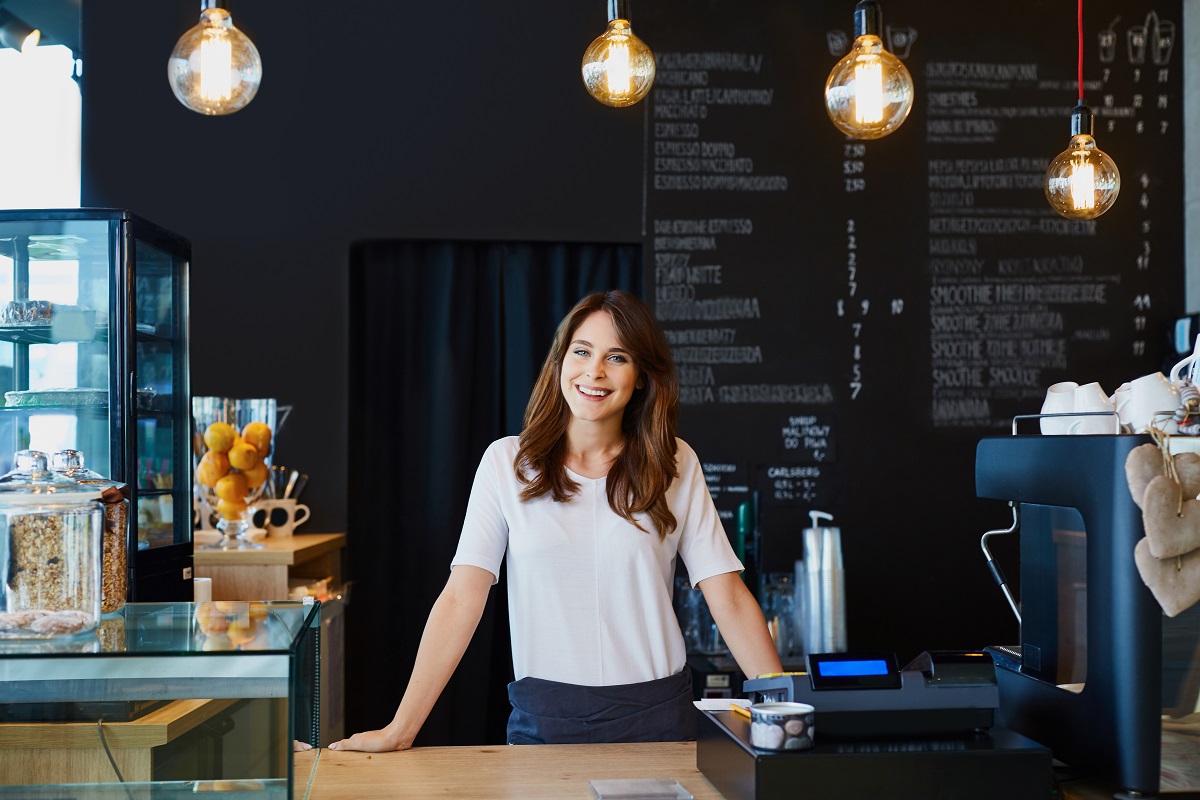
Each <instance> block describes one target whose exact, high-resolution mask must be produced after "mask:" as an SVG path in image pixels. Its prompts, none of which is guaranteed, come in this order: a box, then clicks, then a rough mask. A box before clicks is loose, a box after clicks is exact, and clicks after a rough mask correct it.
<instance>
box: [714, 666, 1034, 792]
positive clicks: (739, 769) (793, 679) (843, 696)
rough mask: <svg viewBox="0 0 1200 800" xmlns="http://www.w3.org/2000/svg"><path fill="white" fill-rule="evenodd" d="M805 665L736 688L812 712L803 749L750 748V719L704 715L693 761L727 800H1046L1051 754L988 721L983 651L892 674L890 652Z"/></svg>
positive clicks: (990, 682) (992, 699)
mask: <svg viewBox="0 0 1200 800" xmlns="http://www.w3.org/2000/svg"><path fill="white" fill-rule="evenodd" d="M805 667H806V668H805V671H803V672H792V673H782V674H778V675H764V676H760V677H757V678H753V679H750V680H747V681H746V682H745V684H744V687H743V688H744V689H745V691H746V693H747V694H748V696H749V697H750V699H751V701H752V702H755V703H758V702H780V701H784V702H800V703H808V704H809V705H812V706H813V707H814V708H815V709H816V725H815V729H816V735H815V736H814V741H815V745H814V747H813V748H812V749H810V750H806V751H789V752H780V751H767V750H759V749H756V748H754V747H753V746H752V745H751V744H750V734H749V728H750V723H749V721H748V720H746V719H744V718H743V717H742V716H740V715H738V714H735V713H732V712H727V711H712V710H709V711H702V712H701V723H700V733H699V738H698V740H697V745H696V765H697V767H698V768H699V769H700V771H701V772H703V773H704V774H705V776H706V777H707V778H708V779H709V781H710V782H711V783H712V784H713V785H714V786H715V787H716V788H717V789H718V790H719V791H720V792H721V793H722V794H723V795H724V796H725V797H727V798H729V799H730V800H776V798H778V799H779V800H783V798H791V797H796V796H798V794H800V793H802V794H803V795H805V796H810V797H837V798H839V800H858V798H862V799H863V800H867V799H868V798H869V799H870V800H876V799H877V798H880V797H886V798H888V799H889V800H927V799H928V798H930V797H936V798H944V799H945V800H952V799H954V798H961V799H962V800H968V799H969V800H992V798H995V800H1009V799H1010V798H1013V797H1021V798H1037V797H1042V796H1045V797H1048V796H1049V792H1050V787H1051V785H1052V782H1053V773H1052V769H1051V756H1050V751H1049V750H1048V749H1047V748H1045V747H1043V746H1041V745H1040V744H1038V743H1036V742H1034V741H1032V740H1030V739H1027V738H1025V737H1023V736H1021V735H1019V734H1016V733H1014V732H1012V731H1010V730H1007V729H1006V728H1003V727H1001V726H999V725H997V724H996V711H997V708H998V705H999V694H998V688H997V683H996V672H995V667H994V665H993V661H992V658H991V657H990V656H989V655H987V654H985V653H981V652H980V653H976V652H957V651H954V652H951V651H930V652H925V653H922V654H921V655H919V656H918V657H917V658H915V659H914V660H913V661H912V662H910V663H909V664H908V665H907V666H905V667H904V668H903V669H898V668H897V661H896V657H895V655H894V654H893V653H879V652H869V653H868V652H859V653H854V652H851V653H824V654H809V655H808V656H806V657H805Z"/></svg>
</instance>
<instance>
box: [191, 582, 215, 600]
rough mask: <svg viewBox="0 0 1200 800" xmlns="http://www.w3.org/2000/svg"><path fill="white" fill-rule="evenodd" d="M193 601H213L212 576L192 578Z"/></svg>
mask: <svg viewBox="0 0 1200 800" xmlns="http://www.w3.org/2000/svg"><path fill="white" fill-rule="evenodd" d="M192 601H193V602H196V603H210V602H212V578H192Z"/></svg>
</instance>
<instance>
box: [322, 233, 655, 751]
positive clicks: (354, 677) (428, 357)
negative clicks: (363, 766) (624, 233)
mask: <svg viewBox="0 0 1200 800" xmlns="http://www.w3.org/2000/svg"><path fill="white" fill-rule="evenodd" d="M641 286H642V280H641V246H640V245H617V244H554V243H538V242H523V243H512V242H509V243H487V242H439V241H378V242H363V243H359V244H356V245H354V246H353V247H352V249H351V253H350V314H349V319H350V336H349V341H350V353H349V380H350V389H349V417H350V418H349V427H348V430H349V438H350V441H349V447H348V450H349V474H348V476H347V477H348V487H347V499H348V515H347V534H348V556H347V557H348V561H349V574H350V578H351V579H353V581H354V589H353V595H352V597H351V602H350V605H349V607H348V608H347V614H346V622H347V638H346V727H347V731H346V732H347V734H349V733H352V732H354V731H360V730H366V729H370V728H378V727H381V726H383V725H385V724H387V722H388V721H389V720H391V718H392V715H393V713H394V712H395V710H396V706H397V704H398V703H399V701H400V697H401V695H402V693H403V691H404V687H405V685H406V683H407V681H408V676H409V674H410V673H411V671H412V666H413V661H414V659H415V657H416V651H417V645H418V643H419V641H420V638H421V634H422V631H423V629H424V626H425V620H426V617H427V615H428V613H429V609H430V607H431V606H432V605H433V601H434V600H435V599H436V598H437V595H438V593H439V592H440V591H441V589H442V587H443V586H444V585H445V582H446V579H447V577H448V576H449V574H450V559H451V558H452V557H453V555H454V550H455V548H456V546H457V543H458V536H459V533H460V531H461V527H462V520H463V516H464V513H465V511H466V505H467V497H468V495H469V494H470V489H471V482H472V480H473V478H474V476H475V469H476V467H477V466H478V464H479V458H480V457H481V456H482V455H483V451H484V450H485V449H486V448H487V446H488V445H489V444H490V443H491V442H492V441H494V440H495V439H498V438H500V437H501V436H505V435H509V434H516V433H519V432H520V429H521V420H522V417H523V415H524V412H525V404H526V402H527V401H528V399H529V392H530V389H531V388H532V387H533V382H534V379H535V378H536V376H537V372H538V370H539V369H540V367H541V363H542V360H543V359H544V358H545V355H546V352H547V350H548V348H549V345H550V339H551V337H552V335H553V333H554V328H555V326H556V325H557V324H558V322H559V320H560V319H561V318H562V317H563V316H564V315H565V314H566V312H567V311H569V310H570V309H571V307H572V306H573V305H574V304H575V303H576V301H578V300H579V298H580V297H582V296H583V295H585V294H587V293H588V292H591V291H596V290H602V289H611V288H617V289H625V290H627V291H630V292H633V293H640V290H641ZM506 591H507V588H506V586H505V583H504V576H501V581H500V584H499V585H497V586H496V587H495V588H494V589H493V591H492V593H491V597H490V598H489V601H488V605H487V609H486V610H485V612H484V617H483V619H482V621H481V622H480V625H479V628H478V630H477V631H476V633H475V637H474V639H473V640H472V643H471V646H470V647H469V648H468V650H467V653H466V655H465V656H464V657H463V660H462V663H461V664H460V665H459V668H458V670H457V672H456V673H455V675H454V677H453V678H452V679H451V682H450V684H449V685H448V686H447V687H446V690H445V692H443V694H442V697H441V699H440V700H439V701H438V704H437V706H436V707H435V708H434V710H433V713H432V714H431V715H430V717H429V719H428V721H427V722H426V724H425V726H424V728H423V729H422V731H421V735H420V736H419V737H418V739H417V743H418V744H419V745H468V744H496V743H502V742H503V741H504V729H505V724H506V722H507V719H508V712H509V706H508V699H507V694H506V689H505V687H506V685H507V683H508V682H509V681H510V680H511V679H512V656H511V650H510V647H509V636H508V614H507V603H506V594H505V593H506ZM323 744H324V743H323Z"/></svg>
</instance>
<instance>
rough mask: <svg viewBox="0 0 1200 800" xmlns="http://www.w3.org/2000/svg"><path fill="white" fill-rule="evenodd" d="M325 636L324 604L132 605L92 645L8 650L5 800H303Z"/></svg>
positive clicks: (4, 670)
mask: <svg viewBox="0 0 1200 800" xmlns="http://www.w3.org/2000/svg"><path fill="white" fill-rule="evenodd" d="M320 631H321V628H320V603H317V602H313V601H309V602H293V601H280V602H245V603H237V602H221V603H130V604H128V605H126V606H125V607H124V608H123V609H121V610H120V611H117V612H114V613H112V614H108V615H105V617H104V618H103V619H102V620H101V623H100V627H99V628H97V629H96V630H95V631H94V632H92V633H90V634H87V635H84V636H77V637H74V638H70V639H60V640H53V641H43V642H37V641H23V642H0V798H3V797H10V796H11V797H22V798H30V797H41V796H47V797H49V796H56V797H61V796H63V795H61V794H58V795H55V794H54V793H53V792H50V791H49V789H47V788H38V787H46V786H47V785H49V784H72V785H71V787H70V788H71V791H72V795H71V796H73V797H79V798H85V797H109V796H112V795H111V794H108V793H106V792H108V791H109V790H111V789H112V787H113V786H114V785H119V786H122V787H123V788H125V789H128V790H130V791H132V792H134V793H135V796H137V797H173V796H176V795H177V794H180V793H182V792H185V791H196V792H198V791H235V792H236V791H238V790H246V791H249V790H255V791H258V792H261V794H256V795H255V796H256V797H260V798H267V797H280V798H284V797H292V796H294V793H293V791H292V789H293V787H294V786H295V785H296V772H295V767H294V763H293V753H294V752H295V751H297V750H303V749H304V748H303V747H302V745H304V744H311V745H313V746H316V745H318V739H317V737H318V736H319V731H320V719H319V708H320V706H319V702H318V699H317V698H318V686H319V653H320V643H319V637H320ZM118 772H119V775H120V777H118ZM118 781H119V783H116V782H118ZM95 784H108V785H107V786H104V785H95ZM300 785H301V786H302V787H303V785H304V784H303V783H301V784H300ZM5 787H8V788H5ZM17 787H19V788H17ZM39 792H45V793H46V794H44V795H43V794H41V793H39ZM301 794H302V792H301ZM223 796H229V795H223Z"/></svg>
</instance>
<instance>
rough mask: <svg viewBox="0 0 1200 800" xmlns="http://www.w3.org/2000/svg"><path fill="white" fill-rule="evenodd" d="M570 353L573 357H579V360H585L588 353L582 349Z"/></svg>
mask: <svg viewBox="0 0 1200 800" xmlns="http://www.w3.org/2000/svg"><path fill="white" fill-rule="evenodd" d="M571 352H572V353H574V354H575V355H577V356H579V357H580V358H587V355H588V351H587V350H584V349H583V348H578V349H575V350H572V351H571Z"/></svg>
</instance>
